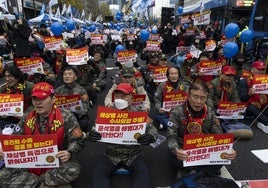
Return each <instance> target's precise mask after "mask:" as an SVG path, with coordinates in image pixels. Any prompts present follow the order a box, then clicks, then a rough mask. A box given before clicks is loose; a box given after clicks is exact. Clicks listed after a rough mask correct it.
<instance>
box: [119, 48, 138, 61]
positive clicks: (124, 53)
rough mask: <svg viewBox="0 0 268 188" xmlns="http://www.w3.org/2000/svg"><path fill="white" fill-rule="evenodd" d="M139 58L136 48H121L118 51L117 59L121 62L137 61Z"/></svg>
mask: <svg viewBox="0 0 268 188" xmlns="http://www.w3.org/2000/svg"><path fill="white" fill-rule="evenodd" d="M136 58H137V53H136V50H120V51H118V56H117V61H118V62H120V63H121V64H124V63H127V62H132V63H133V62H135V61H136Z"/></svg>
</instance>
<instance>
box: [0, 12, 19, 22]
mask: <svg viewBox="0 0 268 188" xmlns="http://www.w3.org/2000/svg"><path fill="white" fill-rule="evenodd" d="M5 18H7V19H9V20H16V17H15V16H14V15H13V14H2V13H0V20H4V19H5Z"/></svg>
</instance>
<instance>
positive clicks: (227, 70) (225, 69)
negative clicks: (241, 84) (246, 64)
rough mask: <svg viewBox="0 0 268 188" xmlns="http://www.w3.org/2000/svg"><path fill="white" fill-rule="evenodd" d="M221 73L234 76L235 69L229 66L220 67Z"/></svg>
mask: <svg viewBox="0 0 268 188" xmlns="http://www.w3.org/2000/svg"><path fill="white" fill-rule="evenodd" d="M221 72H222V73H223V74H226V75H235V74H236V70H235V68H234V67H233V66H229V65H227V66H224V67H222V69H221Z"/></svg>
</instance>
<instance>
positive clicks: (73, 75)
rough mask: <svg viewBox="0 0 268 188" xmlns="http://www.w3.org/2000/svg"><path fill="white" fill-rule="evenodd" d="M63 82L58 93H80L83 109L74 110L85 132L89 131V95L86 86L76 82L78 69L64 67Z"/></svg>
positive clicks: (57, 90) (57, 89)
mask: <svg viewBox="0 0 268 188" xmlns="http://www.w3.org/2000/svg"><path fill="white" fill-rule="evenodd" d="M62 72H63V82H64V84H63V85H61V86H60V87H58V88H56V90H55V93H56V95H74V94H79V95H80V99H81V101H82V105H83V109H82V110H81V111H76V112H73V114H74V115H75V117H76V118H77V120H78V123H79V125H80V127H81V129H82V130H83V131H85V132H87V131H88V124H89V122H88V110H89V97H88V95H87V91H86V89H85V88H83V87H82V86H80V85H79V84H77V83H76V80H77V77H78V71H77V69H76V68H74V67H72V66H67V67H65V68H64V69H63V71H62Z"/></svg>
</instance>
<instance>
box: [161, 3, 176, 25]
mask: <svg viewBox="0 0 268 188" xmlns="http://www.w3.org/2000/svg"><path fill="white" fill-rule="evenodd" d="M171 16H174V8H170V7H162V14H161V28H164V27H165V26H166V25H167V23H171V22H172V17H171Z"/></svg>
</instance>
